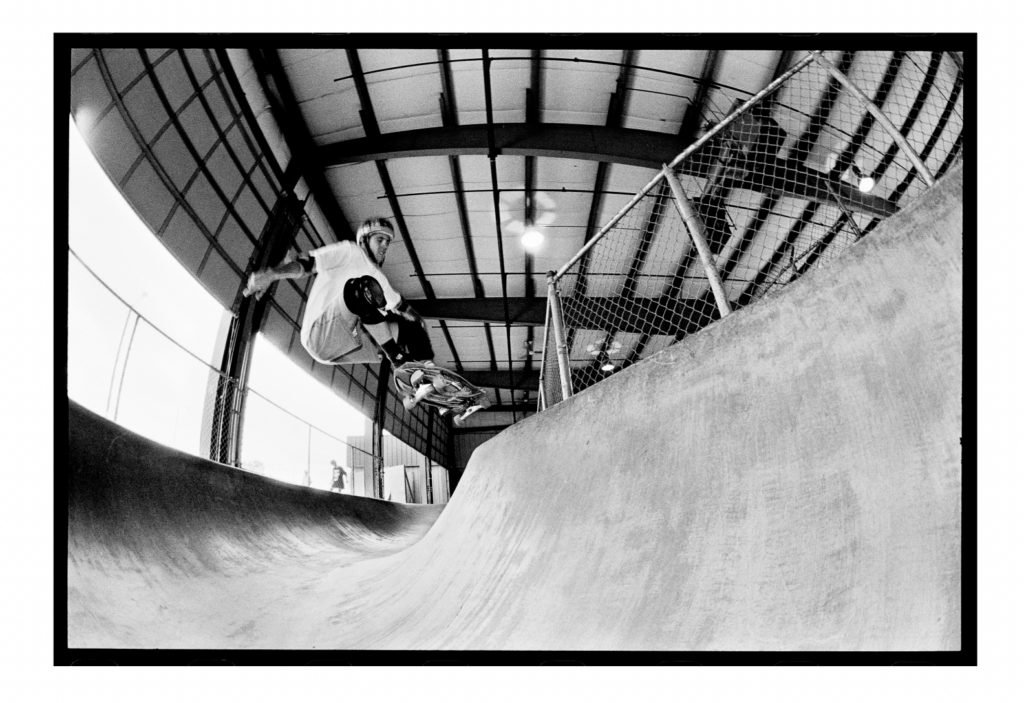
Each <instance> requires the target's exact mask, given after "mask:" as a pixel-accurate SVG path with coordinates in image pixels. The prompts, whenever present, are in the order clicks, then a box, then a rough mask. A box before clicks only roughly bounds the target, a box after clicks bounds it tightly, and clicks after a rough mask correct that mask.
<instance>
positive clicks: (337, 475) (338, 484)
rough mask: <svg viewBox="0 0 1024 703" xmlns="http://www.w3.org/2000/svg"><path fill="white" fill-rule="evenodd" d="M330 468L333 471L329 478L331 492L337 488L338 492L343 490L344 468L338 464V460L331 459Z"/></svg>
mask: <svg viewBox="0 0 1024 703" xmlns="http://www.w3.org/2000/svg"><path fill="white" fill-rule="evenodd" d="M331 470H332V472H333V478H332V480H331V492H332V493H333V492H334V491H335V489H337V492H338V493H344V492H345V476H346V475H347V474H346V473H345V469H343V468H342V467H340V466H338V462H336V461H335V460H334V459H331Z"/></svg>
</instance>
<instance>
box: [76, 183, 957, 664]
mask: <svg viewBox="0 0 1024 703" xmlns="http://www.w3.org/2000/svg"><path fill="white" fill-rule="evenodd" d="M961 196H962V176H961V174H960V172H959V171H957V172H954V173H953V174H951V175H950V176H948V177H947V178H946V179H944V180H943V181H942V182H941V183H940V184H939V185H938V186H937V187H936V188H934V189H932V190H931V191H930V192H929V193H927V194H926V195H924V196H923V197H922V198H920V199H919V200H918V201H917V202H916V203H915V204H913V205H912V206H911V207H910V208H908V210H906V211H904V212H902V213H900V214H899V215H896V216H894V217H893V218H890V220H888V221H887V222H886V223H885V224H884V225H883V226H882V227H880V228H879V229H878V230H877V231H876V232H875V233H873V234H872V235H870V236H869V237H868V238H866V239H865V240H864V241H862V242H860V243H858V244H857V245H855V246H854V247H853V248H852V249H850V250H849V251H848V252H847V253H846V254H845V255H844V256H843V257H841V258H840V259H839V260H837V261H836V262H834V263H832V264H828V265H825V266H823V267H821V268H820V269H818V270H817V271H815V272H813V273H811V274H809V275H808V276H806V277H804V278H803V279H801V280H800V281H797V282H796V283H794V284H793V285H791V286H789V287H788V288H787V289H785V290H783V291H781V292H780V293H779V294H777V295H775V296H773V297H771V298H769V299H767V300H764V301H761V302H760V303H758V304H756V305H754V306H752V307H750V308H748V309H745V310H741V311H739V312H738V313H736V314H734V315H732V316H730V317H728V318H726V319H725V320H723V321H721V322H719V323H717V324H716V325H714V326H712V327H711V328H709V329H707V330H705V331H703V332H701V333H699V334H697V335H695V336H693V337H690V338H688V339H686V340H684V341H683V342H682V343H680V344H677V345H675V346H673V347H671V348H669V349H667V350H665V351H663V352H661V353H660V354H658V355H656V356H654V357H652V358H651V359H649V360H646V361H644V362H642V363H640V364H638V365H636V366H634V367H632V368H630V369H627V370H625V371H623V372H621V373H619V374H616V375H615V376H614V377H612V378H611V379H609V380H607V381H605V382H603V383H601V384H599V385H597V386H595V387H593V388H590V389H589V390H587V391H585V392H583V393H581V394H580V395H578V396H576V397H574V398H572V399H570V400H568V401H566V402H563V403H561V404H559V405H557V406H555V407H554V408H552V409H549V410H548V411H546V412H544V413H540V414H538V415H536V416H533V417H530V418H528V419H527V420H525V421H523V422H521V423H519V424H517V425H515V426H513V427H511V428H510V429H508V430H506V431H505V432H503V433H502V434H501V435H499V436H498V437H496V438H495V439H493V440H491V441H489V442H487V443H486V444H484V445H483V446H481V447H480V448H479V449H478V450H477V451H476V453H475V454H474V455H473V458H472V460H471V461H470V464H469V466H468V468H467V470H466V472H465V474H464V476H463V478H462V480H461V482H460V485H459V489H458V491H456V493H455V495H454V496H453V498H452V501H451V502H450V503H449V504H448V505H447V507H446V508H445V510H444V511H443V512H442V513H440V515H439V516H438V509H436V508H430V507H427V508H415V507H409V506H399V505H394V504H390V503H384V502H382V501H375V500H372V499H366V498H353V497H350V496H338V495H333V494H326V493H321V492H316V491H311V490H308V489H302V488H297V487H293V486H286V485H283V484H278V483H276V482H273V481H270V480H268V479H264V478H262V477H258V476H251V475H248V474H244V473H242V472H238V471H235V470H232V469H229V468H226V467H222V466H218V465H216V464H212V463H210V462H204V461H202V460H199V459H195V458H191V457H186V456H184V455H182V454H179V453H177V452H173V451H171V450H167V449H164V448H161V447H159V446H157V445H154V444H152V443H149V442H147V441H145V440H141V439H139V438H136V437H134V436H132V435H131V434H130V433H128V432H126V431H124V430H122V429H120V428H116V427H113V426H110V425H109V423H106V422H105V421H103V420H102V419H100V418H97V417H95V416H92V415H91V414H90V413H88V412H87V411H84V410H82V409H81V408H79V407H77V406H75V405H74V404H72V403H69V424H70V430H71V431H70V435H69V438H70V443H71V452H70V454H71V459H70V460H69V474H68V478H69V488H70V495H69V498H70V500H69V506H68V517H69V528H68V645H69V646H70V647H73V648H74V647H114V648H231V649H246V648H277V649H290V648H299V649H312V648H315V649H360V650H366V649H378V648H383V649H429V650H448V649H451V650H574V651H577V650H616V651H623V650H643V651H652V650H655V651H656V650H709V651H714V650H718V651H723V650H724V651H730V650H731V651H736V650H741V651H765V650H771V651H779V650H789V651H793V650H803V651H849V650H862V651H909V650H914V651H922V650H925V651H956V650H959V649H960V648H961V611H960V603H961V560H960V545H961V464H960V462H961V450H960V436H961V426H962V414H961V393H962V327H963V319H962V314H963V294H962V288H963V262H962V243H963V222H962V220H963V213H962V197H961ZM435 518H436V521H435ZM431 523H433V524H431Z"/></svg>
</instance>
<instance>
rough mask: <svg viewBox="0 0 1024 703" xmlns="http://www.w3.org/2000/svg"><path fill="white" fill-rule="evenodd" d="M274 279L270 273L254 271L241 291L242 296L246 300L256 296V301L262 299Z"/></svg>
mask: <svg viewBox="0 0 1024 703" xmlns="http://www.w3.org/2000/svg"><path fill="white" fill-rule="evenodd" d="M274 280H275V279H274V277H273V275H271V273H270V271H267V270H265V269H264V270H262V271H254V272H253V273H252V274H250V276H249V283H248V284H247V285H246V286H245V290H243V291H242V295H244V296H245V297H246V298H248V297H249V296H250V295H253V294H254V293H255V294H256V300H259V299H260V298H261V297H263V293H264V291H266V290H267V288H269V287H270V284H271V283H273V282H274Z"/></svg>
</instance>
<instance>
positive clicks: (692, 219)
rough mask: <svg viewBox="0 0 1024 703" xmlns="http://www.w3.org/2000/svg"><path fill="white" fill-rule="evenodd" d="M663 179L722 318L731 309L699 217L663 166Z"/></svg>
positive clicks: (674, 178)
mask: <svg viewBox="0 0 1024 703" xmlns="http://www.w3.org/2000/svg"><path fill="white" fill-rule="evenodd" d="M664 173H665V179H666V180H667V181H668V185H669V187H670V188H671V189H672V196H673V199H674V200H675V204H676V210H677V211H678V212H679V216H680V217H682V218H683V221H684V222H685V223H686V229H687V230H689V232H690V238H691V239H693V245H694V246H695V247H697V253H698V254H699V255H700V260H701V263H703V264H704V272H705V273H706V274H707V277H708V280H709V281H710V282H711V290H712V291H713V292H714V294H715V302H717V303H718V312H719V313H721V315H722V317H725V316H726V315H728V314H729V313H730V312H732V307H730V305H729V296H727V295H726V294H725V287H724V286H723V285H722V277H721V276H720V275H719V274H718V269H717V268H715V261H714V258H713V257H712V256H711V249H710V248H709V247H708V242H707V239H705V238H704V223H703V222H701V219H700V217H699V216H698V215H697V213H696V212H695V211H694V209H693V205H691V204H690V201H689V199H688V198H687V197H686V194H685V193H684V192H683V187H682V186H681V185H680V184H679V180H678V179H677V178H676V174H674V173H672V169H670V168H669V167H668V166H665V170H664Z"/></svg>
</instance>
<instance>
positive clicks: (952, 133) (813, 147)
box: [542, 51, 964, 407]
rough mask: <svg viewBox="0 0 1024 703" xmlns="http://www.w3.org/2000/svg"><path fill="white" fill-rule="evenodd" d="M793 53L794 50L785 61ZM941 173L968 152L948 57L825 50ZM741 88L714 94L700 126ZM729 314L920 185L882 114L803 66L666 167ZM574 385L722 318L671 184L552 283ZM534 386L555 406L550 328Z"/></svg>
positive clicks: (723, 110)
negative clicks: (699, 231) (698, 226)
mask: <svg viewBox="0 0 1024 703" xmlns="http://www.w3.org/2000/svg"><path fill="white" fill-rule="evenodd" d="M800 58H802V55H795V56H793V57H792V62H791V65H792V64H795V63H796V62H797V61H799V60H800ZM823 58H825V59H826V60H827V61H828V62H830V63H831V64H833V65H834V67H835V68H836V69H837V70H838V71H841V72H842V73H843V74H844V75H845V76H846V77H847V78H848V79H849V80H850V81H851V82H852V83H853V84H854V85H855V86H857V88H859V89H860V91H862V92H863V93H864V94H865V96H866V97H867V99H869V100H871V101H872V102H873V103H874V105H875V106H877V107H878V108H879V109H880V110H881V112H882V114H883V115H885V117H886V118H887V119H888V120H889V121H890V122H891V123H892V125H893V127H894V128H895V129H896V130H898V132H899V133H900V134H901V135H903V137H905V138H906V139H907V141H908V142H909V144H910V146H911V148H912V149H913V150H914V151H915V152H916V153H917V154H918V155H919V156H920V158H921V161H922V162H923V163H924V165H925V167H926V168H927V169H928V170H929V171H930V173H931V174H932V175H933V176H934V177H936V178H938V177H941V175H942V174H944V173H945V172H946V171H948V170H949V168H951V167H952V166H954V165H955V164H956V163H958V162H959V161H961V160H962V159H963V151H962V129H963V100H964V96H963V74H962V71H961V70H960V68H959V67H958V64H957V62H956V61H955V60H954V58H953V57H952V56H950V55H949V54H947V53H944V52H874V51H866V52H861V51H836V52H824V54H823ZM746 97H748V96H740V95H736V94H735V93H730V91H728V90H717V91H715V90H713V91H711V92H709V94H708V96H707V99H706V101H705V103H704V105H703V109H702V113H701V114H702V118H703V122H704V125H705V128H706V130H710V129H711V128H712V127H714V126H715V125H718V124H719V123H720V122H721V121H722V120H723V118H725V117H726V116H727V115H729V114H730V113H732V112H733V111H734V110H736V109H737V108H738V107H739V106H740V105H741V104H742V103H743V102H744V100H745V99H746ZM674 172H675V176H676V178H677V179H678V181H679V183H680V185H681V187H682V191H683V193H684V194H685V196H686V198H687V199H688V200H689V201H690V203H691V204H692V206H693V209H694V211H695V212H696V214H697V216H698V218H699V219H700V220H701V222H702V225H703V230H704V237H705V239H706V242H707V244H708V249H709V250H710V254H711V258H712V260H713V264H714V267H715V268H716V270H717V272H718V274H719V276H720V277H721V279H722V282H723V287H724V289H725V294H726V297H727V298H728V301H729V304H730V306H731V308H732V309H733V310H736V309H739V308H742V307H744V306H746V305H749V304H751V303H752V302H754V301H756V300H758V299H760V298H762V297H763V296H764V295H765V294H767V293H768V292H769V291H772V290H773V289H777V288H780V287H782V286H785V285H786V284H788V283H790V282H792V281H793V280H795V279H797V278H799V277H801V276H802V275H804V274H805V273H807V272H808V271H811V270H813V269H815V268H817V267H819V266H821V265H822V264H824V263H826V262H830V261H833V260H834V259H836V258H837V257H839V256H841V255H842V253H843V252H844V251H846V250H847V249H848V248H849V247H850V246H851V245H852V244H854V243H855V242H856V241H857V240H858V239H860V238H861V237H864V236H866V235H867V234H868V233H870V232H871V231H872V230H873V229H874V228H875V227H876V226H877V225H878V224H879V223H880V222H881V221H882V220H884V219H885V218H886V217H889V216H890V215H892V214H894V213H895V212H897V211H898V210H899V209H900V207H902V206H905V205H906V203H907V202H909V201H910V200H912V199H913V198H914V197H916V196H918V195H920V194H921V193H922V192H924V190H926V189H927V187H928V184H927V182H926V180H925V179H924V178H923V177H922V175H921V174H920V173H919V172H918V170H917V168H915V166H914V164H913V161H912V160H911V158H910V157H909V156H908V154H907V153H906V152H905V151H904V150H903V149H902V148H901V147H900V144H899V142H898V140H897V139H895V137H894V136H893V135H892V134H891V133H890V131H889V130H888V129H887V127H886V126H885V125H884V124H883V123H882V121H881V120H879V119H877V118H876V117H875V116H874V115H873V114H872V113H871V111H870V110H869V109H867V107H866V106H865V105H864V103H863V101H862V100H861V98H860V97H859V96H857V95H856V94H855V93H854V92H853V91H851V90H850V89H849V88H847V87H845V86H844V85H843V83H842V82H841V81H840V80H838V79H837V78H836V77H835V76H834V75H833V74H832V73H831V72H830V71H829V69H828V67H827V66H825V65H821V64H819V63H817V62H813V63H811V64H810V65H808V66H807V67H805V68H804V69H802V70H801V71H799V72H798V73H796V74H794V75H793V76H792V77H791V78H790V79H789V80H788V81H787V82H786V83H784V84H783V86H782V87H781V88H780V89H779V90H778V91H776V92H774V93H772V94H770V95H768V96H766V97H765V98H763V99H762V100H760V101H759V102H758V103H757V104H756V105H755V106H754V107H753V108H752V109H750V110H749V111H747V112H745V113H744V114H742V115H741V116H740V117H739V118H738V119H736V120H735V121H733V122H732V123H731V124H729V125H728V126H727V127H726V128H725V129H723V130H722V131H720V132H718V133H717V134H715V135H714V136H712V137H711V138H710V139H709V140H708V141H707V142H706V143H704V144H703V146H701V147H700V148H699V149H698V150H696V151H695V152H693V153H692V154H691V155H690V156H689V157H688V158H686V159H685V160H683V161H682V162H680V163H679V164H678V166H677V167H676V168H675V171H674ZM558 291H559V295H560V297H561V304H562V308H563V315H564V326H565V341H566V344H567V350H568V358H569V365H570V367H571V379H572V392H573V393H575V392H578V391H580V390H582V389H584V388H586V387H588V386H590V385H593V384H594V383H597V382H599V381H600V380H602V379H604V378H607V377H608V376H609V375H611V374H613V373H615V372H617V371H618V370H621V369H622V368H625V367H628V366H630V365H631V364H633V363H636V362H637V361H639V360H640V359H642V358H646V357H648V356H650V355H651V354H654V353H656V352H658V351H660V350H661V349H664V348H665V347H667V346H669V345H670V344H673V343H675V342H676V341H679V340H680V339H682V338H684V337H685V336H687V335H689V334H693V333H694V332H696V331H698V330H700V329H703V328H704V327H706V326H707V325H709V324H711V323H712V322H714V321H715V320H717V319H719V318H720V317H721V315H720V312H719V309H718V306H717V305H716V300H715V296H714V294H713V291H712V289H711V286H710V284H709V281H708V276H707V274H706V271H705V267H704V265H703V263H702V261H701V258H700V257H699V256H698V254H697V249H696V247H695V246H694V245H693V243H692V240H691V238H690V236H689V234H688V233H687V230H686V227H685V225H684V223H683V221H682V219H681V218H680V216H679V214H678V213H677V212H676V209H675V205H674V202H673V196H672V193H671V190H670V188H669V186H668V183H667V181H666V179H662V181H661V182H660V183H658V185H656V186H655V187H654V188H653V189H652V190H651V191H650V193H648V194H647V195H646V196H644V197H643V198H640V199H639V200H638V201H637V202H636V204H635V206H634V207H632V208H631V209H630V210H629V211H628V212H627V213H626V214H625V215H624V216H623V217H622V218H621V219H620V220H619V221H618V222H617V223H615V225H614V226H613V227H611V228H610V229H609V230H608V231H607V233H606V234H605V235H604V236H603V237H602V238H601V239H600V240H599V241H598V242H597V243H596V244H595V245H594V246H593V247H592V248H591V249H590V250H589V251H588V252H587V253H586V254H585V255H584V256H583V257H582V258H580V260H579V261H577V262H576V263H575V264H573V266H571V267H570V268H569V269H568V270H567V271H566V272H565V274H564V275H563V276H562V277H561V279H560V280H559V281H558ZM548 328H549V329H548V330H547V332H546V334H547V335H548V337H549V338H550V339H549V341H548V343H547V344H545V362H544V372H543V381H542V386H543V389H544V392H545V395H546V398H545V400H546V407H550V406H551V405H553V404H555V403H557V402H558V401H559V400H561V399H562V394H561V390H560V388H559V383H558V378H559V377H558V366H557V364H558V361H557V356H556V354H555V346H556V345H555V343H554V339H553V337H554V335H553V331H552V329H551V328H552V325H551V323H550V321H549V325H548Z"/></svg>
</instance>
